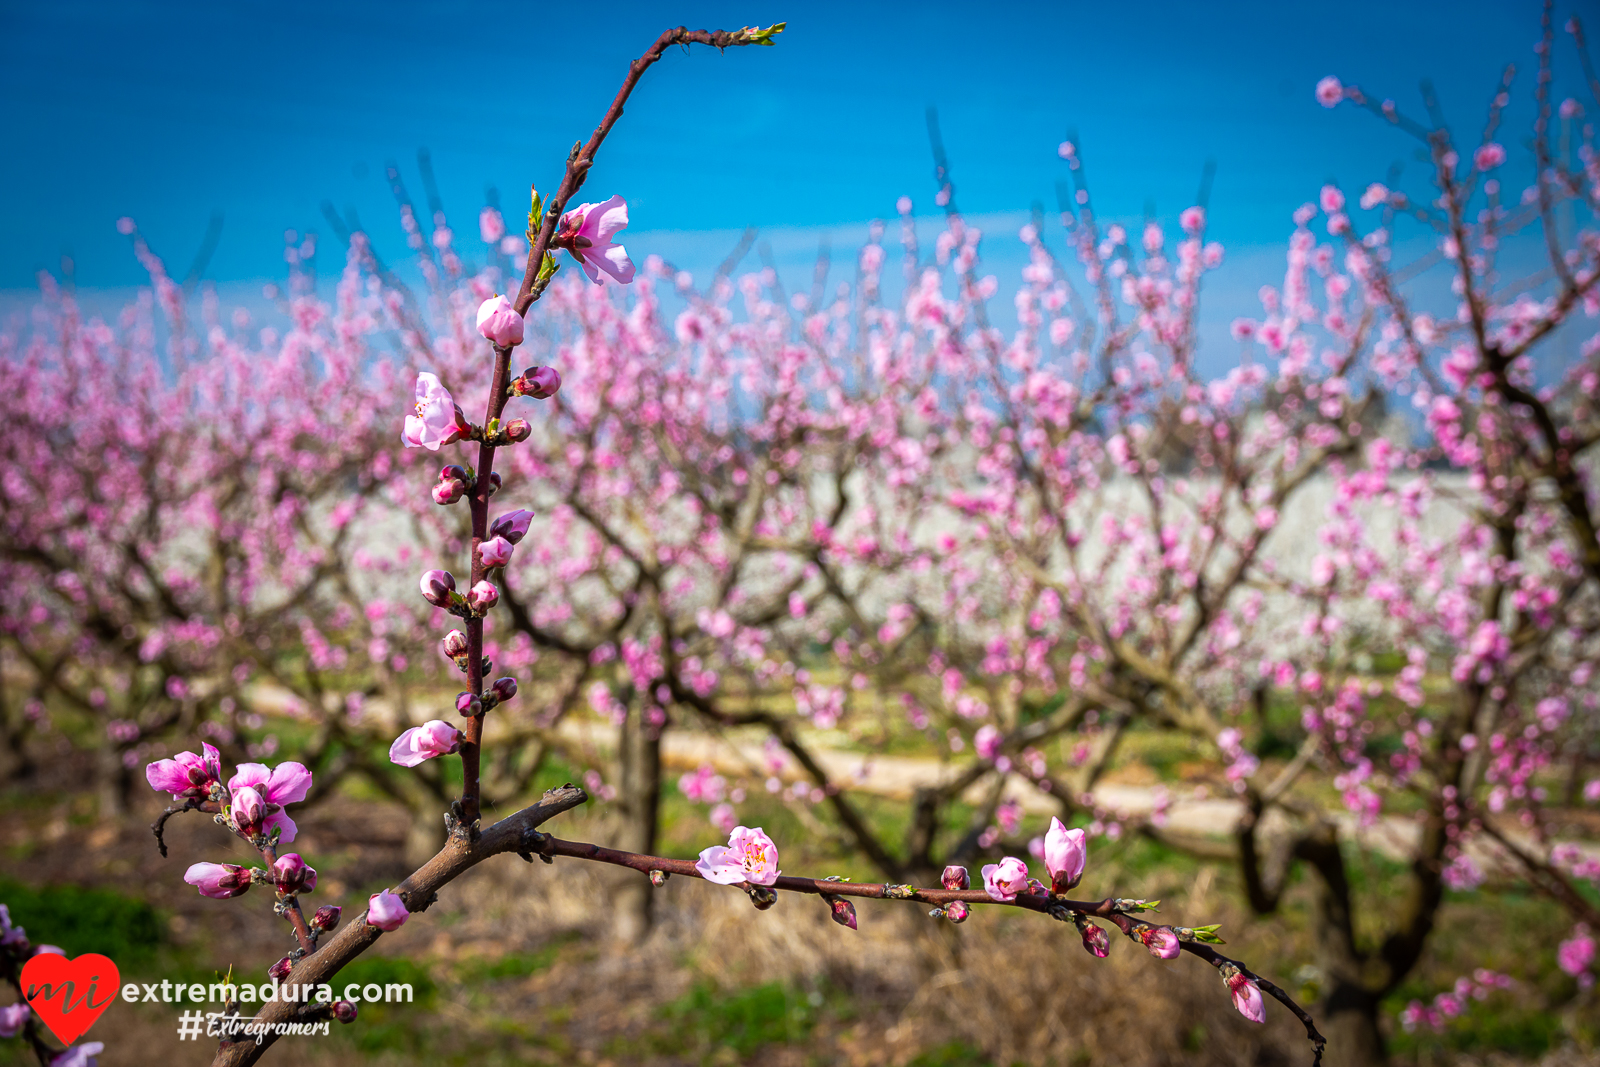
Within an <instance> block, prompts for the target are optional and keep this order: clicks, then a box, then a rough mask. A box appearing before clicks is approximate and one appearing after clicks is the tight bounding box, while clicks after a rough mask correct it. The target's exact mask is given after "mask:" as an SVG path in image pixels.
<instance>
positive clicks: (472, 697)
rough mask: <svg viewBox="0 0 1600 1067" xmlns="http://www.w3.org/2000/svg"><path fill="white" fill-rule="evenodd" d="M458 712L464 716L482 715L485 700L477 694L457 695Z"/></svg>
mask: <svg viewBox="0 0 1600 1067" xmlns="http://www.w3.org/2000/svg"><path fill="white" fill-rule="evenodd" d="M456 710H457V711H459V712H460V713H461V714H463V715H482V714H483V700H482V698H481V697H479V696H478V694H476V693H458V694H456Z"/></svg>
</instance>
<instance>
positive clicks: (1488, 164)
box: [1472, 141, 1506, 170]
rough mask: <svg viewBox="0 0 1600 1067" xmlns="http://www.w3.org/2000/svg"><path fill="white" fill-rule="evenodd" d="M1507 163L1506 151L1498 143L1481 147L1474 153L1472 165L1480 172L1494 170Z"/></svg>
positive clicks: (1492, 142)
mask: <svg viewBox="0 0 1600 1067" xmlns="http://www.w3.org/2000/svg"><path fill="white" fill-rule="evenodd" d="M1505 161H1506V150H1505V148H1504V147H1503V146H1502V145H1501V144H1499V142H1496V141H1490V142H1488V143H1487V144H1482V145H1479V146H1478V150H1477V151H1476V152H1474V153H1472V165H1473V166H1474V167H1477V168H1478V169H1479V170H1494V168H1496V167H1498V166H1499V165H1500V164H1502V163H1504V162H1505Z"/></svg>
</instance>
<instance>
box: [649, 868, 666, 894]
mask: <svg viewBox="0 0 1600 1067" xmlns="http://www.w3.org/2000/svg"><path fill="white" fill-rule="evenodd" d="M670 877H671V875H669V874H667V872H666V871H656V870H652V871H651V872H650V884H651V885H653V886H655V887H656V888H657V889H660V888H661V887H662V886H664V885H666V884H667V879H668V878H670Z"/></svg>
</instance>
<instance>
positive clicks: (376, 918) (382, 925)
mask: <svg viewBox="0 0 1600 1067" xmlns="http://www.w3.org/2000/svg"><path fill="white" fill-rule="evenodd" d="M409 918H411V912H409V911H407V910H406V902H405V901H403V900H401V899H400V897H399V896H398V895H397V894H395V893H391V892H389V890H387V889H385V890H384V891H383V892H381V893H374V894H372V896H370V897H368V898H367V925H369V926H376V927H377V928H378V929H380V930H398V929H400V927H402V926H404V925H405V921H406V920H407V919H409Z"/></svg>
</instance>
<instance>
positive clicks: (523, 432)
mask: <svg viewBox="0 0 1600 1067" xmlns="http://www.w3.org/2000/svg"><path fill="white" fill-rule="evenodd" d="M500 431H501V432H502V433H504V434H505V435H506V437H507V438H509V439H510V440H512V441H526V440H527V439H528V438H530V437H532V436H533V427H532V426H531V425H529V423H528V420H527V419H512V420H511V421H510V422H508V423H506V424H505V425H504V426H502V427H500Z"/></svg>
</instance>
